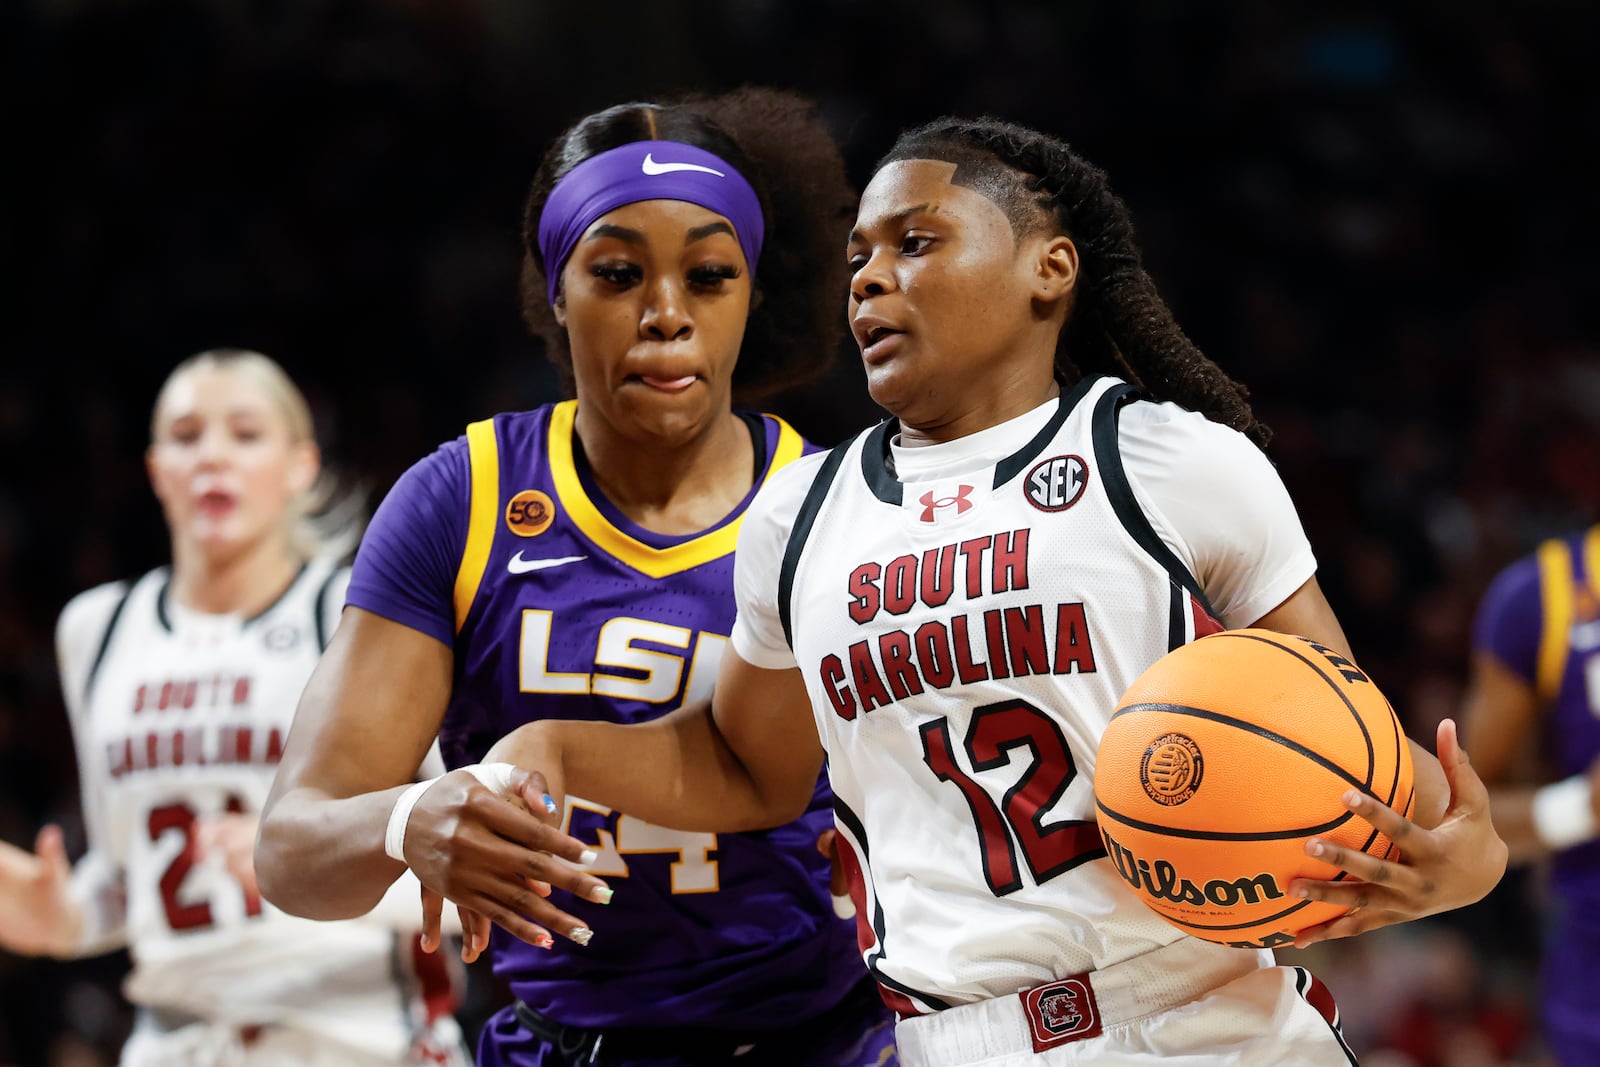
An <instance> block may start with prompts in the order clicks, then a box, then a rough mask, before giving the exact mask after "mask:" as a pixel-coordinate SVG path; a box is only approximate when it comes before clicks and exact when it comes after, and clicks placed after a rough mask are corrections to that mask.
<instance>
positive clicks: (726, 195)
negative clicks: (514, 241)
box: [539, 141, 766, 304]
mask: <svg viewBox="0 0 1600 1067" xmlns="http://www.w3.org/2000/svg"><path fill="white" fill-rule="evenodd" d="M641 200H686V201H688V202H689V203H691V204H699V205H700V206H701V207H703V208H705V209H706V210H708V211H715V212H716V213H717V214H718V215H721V216H722V217H723V218H725V219H727V220H728V221H729V222H731V223H733V233H734V236H735V237H737V238H738V239H739V247H740V248H742V249H744V259H745V263H746V265H748V267H749V268H750V272H751V274H754V273H755V269H756V260H758V259H760V258H761V239H762V237H763V236H764V234H765V230H766V222H765V220H764V219H763V218H762V215H761V200H760V198H759V197H757V196H756V191H755V189H754V188H753V187H752V186H751V185H750V183H749V182H748V181H747V180H745V177H744V175H742V174H740V173H739V172H738V171H736V170H734V169H733V168H732V167H731V166H729V165H728V162H727V161H726V160H724V159H722V158H721V157H719V156H715V155H713V154H711V153H710V152H707V151H706V150H705V149H703V148H696V147H695V146H694V145H690V144H682V143H680V142H678V141H634V142H632V143H631V144H625V145H623V146H622V147H620V148H613V149H610V150H609V151H605V152H601V153H600V154H599V155H597V156H591V157H589V158H588V159H586V160H584V161H583V162H582V163H579V164H578V165H577V166H576V167H573V168H572V169H571V170H569V171H568V172H567V173H566V175H565V176H564V177H562V179H561V180H560V181H558V182H557V183H556V187H555V188H554V189H552V190H551V191H550V199H548V200H546V201H545V205H544V211H542V212H541V213H540V214H539V254H540V255H542V256H543V257H544V270H545V279H546V283H547V285H548V286H549V290H550V303H552V304H554V303H555V302H556V293H557V291H558V290H559V289H560V283H561V271H562V270H563V269H564V268H565V267H566V265H567V259H568V258H569V257H570V256H571V255H572V250H573V249H574V248H576V247H577V246H578V241H579V239H581V238H582V237H583V234H584V231H586V230H587V229H588V228H589V227H590V226H591V225H592V224H593V223H594V220H595V219H598V218H599V217H600V216H601V215H604V214H605V213H606V212H608V211H612V210H615V209H616V208H619V207H622V206H623V205H624V204H636V203H638V202H639V201H641Z"/></svg>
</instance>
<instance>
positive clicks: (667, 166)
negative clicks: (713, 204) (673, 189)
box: [639, 152, 727, 178]
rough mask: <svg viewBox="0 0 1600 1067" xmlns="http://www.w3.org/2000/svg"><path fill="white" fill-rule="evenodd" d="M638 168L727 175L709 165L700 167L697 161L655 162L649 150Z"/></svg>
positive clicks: (719, 175)
mask: <svg viewBox="0 0 1600 1067" xmlns="http://www.w3.org/2000/svg"><path fill="white" fill-rule="evenodd" d="M639 169H640V170H642V171H644V172H645V173H646V174H671V173H672V172H673V171H678V170H697V171H699V172H700V173H702V174H715V175H716V176H717V177H719V178H726V177H727V175H726V174H724V173H722V172H721V171H720V170H712V169H711V168H710V167H702V166H701V165H700V164H698V163H657V162H656V161H655V160H654V159H652V158H651V153H649V152H646V153H645V154H644V162H643V163H641V164H639Z"/></svg>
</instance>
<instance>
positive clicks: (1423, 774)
mask: <svg viewBox="0 0 1600 1067" xmlns="http://www.w3.org/2000/svg"><path fill="white" fill-rule="evenodd" d="M1254 625H1255V626H1257V627H1260V628H1262V629H1267V630H1277V631H1278V632H1280V633H1291V634H1299V635H1301V636H1303V637H1309V638H1312V639H1313V640H1315V641H1319V642H1321V643H1322V644H1325V645H1327V646H1328V647H1329V648H1332V649H1335V650H1336V651H1338V652H1339V653H1340V654H1341V655H1344V656H1345V657H1347V658H1350V659H1352V661H1353V659H1354V657H1353V656H1351V654H1350V646H1349V642H1348V640H1347V639H1346V638H1345V635H1344V630H1343V628H1342V627H1340V625H1339V621H1338V619H1337V618H1336V617H1335V616H1334V614H1333V609H1332V607H1330V606H1329V604H1328V601H1327V599H1326V598H1325V597H1324V596H1323V594H1322V590H1321V589H1320V588H1319V587H1318V585H1317V582H1316V580H1315V579H1312V580H1310V581H1308V582H1306V584H1305V585H1303V586H1301V587H1300V588H1299V589H1298V590H1297V591H1296V592H1295V593H1294V594H1293V595H1292V596H1290V597H1289V599H1288V600H1286V601H1284V602H1283V603H1282V604H1280V605H1279V606H1278V607H1276V608H1274V609H1272V610H1271V611H1269V612H1268V613H1267V614H1266V615H1264V616H1263V617H1262V618H1261V619H1260V620H1259V621H1257V622H1256V623H1255V624H1254ZM1407 740H1408V741H1409V743H1410V745H1411V758H1412V765H1413V770H1414V782H1415V804H1414V807H1413V817H1412V818H1411V819H1407V818H1405V817H1404V816H1402V815H1400V814H1398V813H1397V812H1395V811H1394V810H1393V809H1391V808H1389V807H1387V806H1385V805H1383V804H1381V803H1379V802H1378V801H1377V800H1376V799H1375V798H1373V797H1371V796H1368V795H1367V794H1365V793H1361V792H1359V791H1356V790H1351V791H1349V792H1347V793H1346V794H1345V795H1344V798H1343V800H1344V803H1345V806H1346V807H1348V808H1349V809H1350V810H1351V811H1353V812H1354V813H1355V814H1356V815H1358V816H1360V817H1361V818H1363V819H1365V820H1366V821H1367V822H1369V823H1371V824H1372V826H1373V827H1374V828H1376V829H1377V830H1379V831H1380V832H1382V833H1383V834H1385V835H1386V836H1388V838H1389V839H1390V840H1391V841H1393V842H1394V843H1395V845H1396V846H1397V847H1398V849H1399V856H1398V858H1396V859H1390V860H1384V859H1379V858H1378V857H1376V856H1371V855H1368V854H1367V853H1365V852H1360V851H1358V850H1355V849H1349V848H1344V847H1341V846H1338V845H1335V844H1333V843H1332V842H1329V841H1324V840H1322V839H1320V838H1312V839H1311V840H1310V841H1307V842H1306V853H1307V854H1308V855H1310V856H1313V857H1315V858H1316V859H1319V860H1322V861H1323V862H1325V863H1329V864H1331V865H1332V866H1334V867H1338V868H1339V869H1340V870H1342V871H1344V872H1345V873H1346V874H1347V875H1349V878H1348V879H1346V880H1345V881H1340V882H1332V881H1314V880H1311V879H1303V878H1300V879H1295V881H1294V882H1292V883H1291V884H1290V887H1289V891H1290V892H1291V893H1292V894H1294V895H1296V896H1300V897H1305V898H1309V899H1311V900H1320V901H1327V902H1329V903H1334V904H1340V905H1343V906H1345V907H1347V908H1350V909H1352V910H1351V911H1349V912H1347V913H1345V914H1344V915H1342V916H1340V917H1339V918H1337V919H1335V920H1333V921H1332V922H1327V923H1323V924H1321V925H1319V926H1314V927H1310V928H1308V929H1306V930H1304V931H1301V933H1300V936H1299V937H1298V938H1296V939H1295V947H1296V948H1305V947H1306V946H1307V945H1311V944H1315V943H1316V942H1318V941H1326V940H1330V939H1332V938H1337V937H1350V936H1352V935H1354V934H1359V933H1364V932H1366V931H1368V930H1374V929H1377V928H1378V927H1381V926H1389V925H1392V924H1394V923H1399V922H1406V921H1408V920H1411V919H1418V918H1421V917H1423V916H1426V915H1435V914H1438V913H1439V912H1443V911H1449V910H1451V909H1453V908H1460V907H1465V906H1466V905H1468V904H1472V903H1475V902H1477V901H1479V900H1481V899H1483V897H1484V896H1485V895H1487V894H1488V892H1489V891H1490V890H1491V889H1493V888H1494V887H1495V885H1496V883H1498V882H1499V881H1500V878H1501V876H1502V875H1503V874H1504V873H1505V869H1506V855H1507V852H1506V845H1505V842H1504V841H1502V840H1501V839H1500V836H1499V834H1497V833H1496V832H1495V828H1494V823H1493V820H1492V817H1491V815H1490V810H1489V792H1488V789H1487V788H1486V787H1485V786H1484V784H1483V780H1482V779H1481V778H1479V777H1478V774H1477V772H1476V771H1474V770H1473V768H1472V763H1471V761H1470V760H1469V759H1468V758H1467V754H1466V752H1465V751H1464V750H1463V749H1462V748H1461V745H1460V742H1459V740H1458V739H1457V736H1456V724H1455V722H1454V721H1453V720H1450V719H1446V720H1444V721H1443V722H1441V723H1440V724H1439V729H1438V733H1437V737H1436V744H1437V746H1438V753H1439V755H1438V757H1437V758H1435V757H1434V755H1433V754H1432V753H1430V752H1429V751H1428V750H1427V749H1425V748H1423V747H1422V746H1421V745H1419V744H1418V743H1417V742H1416V741H1415V740H1414V739H1410V738H1408V739H1407Z"/></svg>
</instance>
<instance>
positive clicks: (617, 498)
mask: <svg viewBox="0 0 1600 1067" xmlns="http://www.w3.org/2000/svg"><path fill="white" fill-rule="evenodd" d="M573 432H574V433H575V435H576V436H577V440H576V441H574V442H573V444H574V446H575V447H581V448H582V450H583V454H584V457H585V459H587V461H588V464H589V471H590V473H591V474H592V475H593V477H594V482H595V485H596V486H597V487H598V488H599V490H600V491H601V492H602V493H604V494H605V497H606V499H607V500H609V501H610V502H611V503H612V505H613V506H615V507H616V509H617V510H618V511H620V512H622V513H623V514H624V515H626V516H627V517H628V518H629V519H630V520H632V521H633V522H635V523H638V524H639V525H640V526H642V527H644V528H645V529H646V530H650V531H652V532H654V533H661V534H667V535H671V536H681V535H686V534H694V533H698V532H700V531H701V530H705V529H709V528H710V527H712V526H715V525H716V524H717V523H718V522H720V521H722V519H723V518H724V517H726V516H727V514H728V513H729V512H730V511H732V510H733V509H734V508H735V507H737V506H738V504H739V502H740V501H741V500H743V499H744V497H745V495H746V494H747V493H749V492H750V486H751V485H752V484H753V483H754V471H753V467H754V462H755V454H754V452H753V451H752V446H751V442H750V433H749V431H748V430H747V429H746V428H745V425H744V422H743V420H741V419H740V418H739V416H737V415H735V414H733V413H732V412H725V413H723V414H721V415H719V416H718V417H716V418H715V419H713V420H712V421H711V423H710V425H708V426H707V427H706V428H705V430H704V431H703V432H701V433H699V434H696V435H694V436H692V437H687V438H684V439H683V440H681V441H675V442H672V443H670V444H664V443H662V442H661V441H659V440H658V439H655V438H640V439H635V438H630V437H626V436H624V435H623V434H621V433H619V432H617V431H616V430H615V429H614V428H612V427H611V426H609V425H607V424H606V423H604V422H603V421H602V420H601V419H600V418H599V417H598V416H596V417H593V418H590V419H586V418H585V409H584V407H583V405H582V404H581V403H580V404H579V405H578V414H577V419H576V421H575V424H574V427H573Z"/></svg>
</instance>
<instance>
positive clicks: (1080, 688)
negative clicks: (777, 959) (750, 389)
mask: <svg viewBox="0 0 1600 1067" xmlns="http://www.w3.org/2000/svg"><path fill="white" fill-rule="evenodd" d="M1138 396H1139V394H1137V393H1135V392H1134V391H1133V390H1132V389H1131V387H1129V386H1128V385H1127V384H1125V383H1123V382H1120V381H1117V380H1116V379H1112V378H1104V377H1102V378H1095V379H1089V380H1085V381H1083V382H1080V383H1079V384H1078V385H1077V386H1076V387H1075V388H1073V389H1071V390H1070V391H1068V392H1066V393H1064V394H1063V395H1062V396H1061V397H1060V398H1059V399H1058V400H1054V401H1051V402H1049V403H1048V404H1046V405H1044V406H1042V407H1040V408H1038V409H1035V410H1034V411H1032V412H1029V413H1028V414H1026V415H1024V416H1021V417H1020V418H1018V419H1014V420H1012V421H1011V422H1008V423H1005V424H1002V425H1001V426H997V427H993V428H991V429H989V430H985V431H983V432H981V433H979V434H975V435H972V436H970V437H967V438H962V439H959V440H957V441H953V442H950V443H948V444H940V445H932V446H925V447H922V448H907V447H903V446H901V445H900V444H899V443H898V442H896V441H894V440H893V436H892V435H893V431H894V423H892V422H887V423H884V424H881V425H879V426H878V427H876V428H874V429H872V430H869V431H866V432H864V433H862V434H861V435H859V436H857V437H856V438H854V439H853V440H851V441H848V442H846V443H845V444H843V445H840V446H839V447H838V448H836V449H835V450H833V451H832V452H831V453H827V454H819V455H816V456H811V457H807V458H805V459H802V460H800V461H798V462H797V463H796V464H794V465H793V466H792V467H791V468H790V469H789V470H787V471H785V472H783V475H782V479H781V480H775V482H774V483H772V487H771V491H770V492H769V491H765V490H764V491H763V494H762V496H763V497H765V499H764V500H763V499H761V498H758V499H757V502H756V503H755V505H754V506H753V507H752V509H751V512H750V514H749V516H747V518H746V521H745V528H744V535H743V536H742V537H741V539H740V544H739V549H738V555H737V560H738V568H739V569H738V574H737V576H736V590H737V594H738V598H739V618H738V622H737V624H736V626H735V628H734V635H733V643H734V648H735V650H736V651H737V652H738V653H739V654H740V655H741V656H742V657H743V658H745V659H746V660H747V661H749V662H751V663H753V664H755V665H756V666H759V667H765V668H769V669H780V668H784V667H791V666H795V665H798V667H799V669H800V670H801V671H802V673H803V675H804V678H805V684H806V688H807V691H808V693H809V695H810V698H811V703H812V706H813V709H814V711H815V715H816V723H817V729H818V733H819V735H820V737H821V739H822V742H823V745H824V747H825V748H826V750H827V759H828V767H829V773H830V777H831V780H832V784H833V789H834V793H835V796H836V797H837V801H836V804H835V817H836V822H837V825H838V829H839V834H840V839H841V841H842V842H843V843H844V844H845V846H846V849H845V852H846V856H845V863H846V869H847V871H849V872H850V873H851V875H852V882H853V885H852V893H853V894H854V896H855V898H856V906H857V914H858V921H859V923H860V930H859V932H860V938H861V943H862V946H863V952H864V955H865V958H866V961H867V964H868V966H869V967H870V968H871V970H872V972H873V974H874V975H875V976H876V978H877V979H878V981H879V983H880V985H881V986H882V988H883V990H884V995H885V998H886V999H887V1000H888V1001H889V1002H890V1003H891V1005H893V1006H894V1007H895V1008H896V1009H897V1010H898V1011H899V1012H901V1014H902V1015H912V1014H917V1013H924V1012H928V1011H936V1010H940V1009H943V1008H947V1007H951V1006H954V1005H958V1004H966V1003H971V1002H974V1001H977V1000H984V999H988V998H993V997H998V996H1005V995H1008V994H1014V993H1017V992H1019V991H1021V990H1025V989H1029V988H1032V987H1034V986H1037V985H1040V984H1041V983H1045V982H1049V981H1052V980H1054V979H1058V978H1065V977H1067V976H1070V975H1074V974H1079V973H1082V972H1086V971H1091V970H1098V969H1102V968H1105V967H1107V966H1110V965H1112V964H1115V963H1118V962H1121V961H1123V960H1127V959H1130V958H1132V957H1135V956H1138V955H1141V954H1143V953H1146V952H1149V951H1151V950H1153V949H1156V948H1158V947H1161V946H1164V945H1167V944H1170V943H1172V942H1174V941H1177V940H1179V939H1181V938H1184V937H1186V936H1187V935H1184V934H1182V933H1180V932H1179V931H1178V930H1177V929H1176V928H1174V927H1173V926H1170V925H1168V924H1167V923H1166V922H1165V921H1164V920H1162V919H1161V918H1159V917H1158V916H1157V915H1156V914H1155V913H1154V912H1153V911H1151V910H1150V909H1148V908H1147V907H1146V906H1145V905H1144V904H1143V903H1141V902H1140V901H1139V899H1138V898H1137V897H1136V896H1135V895H1134V894H1133V892H1132V891H1131V889H1130V888H1129V886H1128V884H1127V883H1125V882H1124V881H1123V877H1122V875H1121V874H1119V872H1118V868H1117V867H1116V866H1115V865H1113V863H1112V862H1111V861H1110V860H1109V859H1108V858H1107V848H1106V842H1105V841H1104V840H1103V839H1102V836H1101V834H1100V831H1099V828H1098V826H1097V825H1096V822H1095V803H1094V784H1093V775H1094V759H1095V752H1096V748H1097V746H1098V742H1099V739H1100V736H1101V734H1102V732H1103V731H1104V729H1105V727H1106V724H1107V722H1108V721H1109V719H1110V716H1111V713H1112V711H1113V709H1114V708H1115V706H1116V704H1117V702H1118V700H1119V698H1120V697H1121V695H1122V693H1123V692H1124V691H1125V690H1126V688H1127V687H1128V685H1129V684H1130V683H1131V682H1132V681H1133V679H1134V678H1135V677H1137V676H1138V675H1139V674H1140V673H1141V672H1142V671H1143V670H1144V669H1145V668H1146V667H1148V666H1149V665H1150V664H1151V663H1153V662H1154V661H1155V660H1156V659H1158V658H1159V657H1160V656H1162V655H1163V654H1165V653H1166V652H1168V651H1169V650H1171V649H1173V648H1175V647H1177V646H1179V645H1181V644H1184V643H1185V642H1188V641H1192V640H1194V639H1195V637H1197V636H1199V635H1201V634H1204V633H1207V632H1210V631H1212V630H1217V629H1221V628H1222V626H1223V625H1224V624H1225V625H1228V626H1240V625H1247V624H1249V623H1251V622H1254V621H1255V620H1256V619H1258V618H1260V617H1261V616H1262V615H1264V614H1265V613H1266V612H1267V611H1269V610H1271V609H1272V608H1273V607H1275V606H1277V605H1278V604H1280V603H1282V602H1283V601H1284V600H1285V599H1287V598H1288V597H1289V595H1290V594H1292V593H1293V592H1294V591H1295V590H1296V589H1298V588H1299V587H1300V586H1301V585H1303V584H1304V583H1305V582H1306V581H1307V580H1308V579H1309V578H1310V577H1311V575H1312V574H1313V573H1314V571H1315V561H1314V559H1313V558H1312V556H1311V551H1310V547H1309V545H1308V544H1307V543H1306V540H1305V536H1304V534H1303V532H1302V531H1301V529H1300V525H1299V520H1298V517H1297V516H1296V515H1295V512H1294V508H1293V505H1292V504H1291V503H1290V501H1289V499H1288V495H1287V493H1286V492H1285V491H1284V489H1283V486H1282V483H1281V482H1280V481H1279V479H1278V478H1277V475H1276V473H1275V472H1274V471H1273V469H1272V467H1271V465H1270V464H1269V463H1268V461H1267V460H1266V458H1265V457H1264V456H1263V455H1262V454H1261V453H1260V451H1259V450H1258V449H1256V448H1255V447H1254V446H1253V445H1251V444H1250V443H1249V442H1248V441H1247V440H1246V439H1245V438H1244V437H1243V436H1242V435H1240V434H1238V433H1236V432H1234V431H1233V430H1230V429H1227V428H1225V427H1222V426H1219V425H1216V424H1214V423H1211V422H1208V421H1207V420H1206V419H1204V418H1203V417H1202V416H1200V415H1197V414H1195V413H1192V412H1188V411H1185V410H1183V409H1181V408H1178V407H1177V406H1176V405H1172V404H1153V403H1149V402H1145V401H1141V400H1139V399H1138ZM1197 576H1198V577H1197ZM851 868H856V869H855V870H851ZM1239 951H1240V949H1236V948H1228V947H1224V946H1220V945H1219V946H1215V952H1217V953H1238V952H1239ZM1258 956H1259V957H1260V965H1261V966H1267V965H1270V964H1271V962H1272V957H1271V953H1270V952H1267V951H1259V952H1258Z"/></svg>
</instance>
